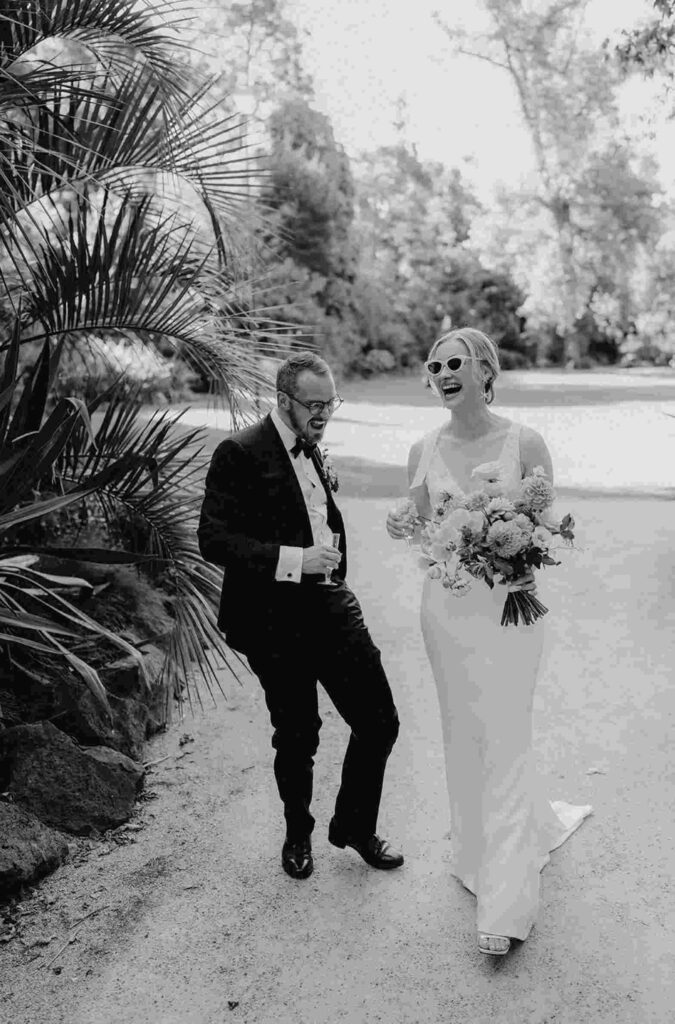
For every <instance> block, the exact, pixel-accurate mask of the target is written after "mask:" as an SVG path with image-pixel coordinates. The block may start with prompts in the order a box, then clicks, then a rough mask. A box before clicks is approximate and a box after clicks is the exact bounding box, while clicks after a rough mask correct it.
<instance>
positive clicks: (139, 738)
mask: <svg viewBox="0 0 675 1024" xmlns="http://www.w3.org/2000/svg"><path fill="white" fill-rule="evenodd" d="M110 707H111V708H112V713H113V722H114V728H113V732H112V736H111V737H105V736H103V737H101V738H102V739H103V741H104V743H105V745H106V746H108V747H114V748H115V750H121V751H122V753H123V754H127V756H128V757H132V758H134V759H135V760H137V761H138V760H140V758H141V757H142V756H143V745H144V743H145V740H146V737H147V735H148V719H149V717H150V715H149V712H148V709H147V707H146V705H145V704H142V703H141V701H139V700H134V699H133V697H113V696H112V695H111V697H110Z"/></svg>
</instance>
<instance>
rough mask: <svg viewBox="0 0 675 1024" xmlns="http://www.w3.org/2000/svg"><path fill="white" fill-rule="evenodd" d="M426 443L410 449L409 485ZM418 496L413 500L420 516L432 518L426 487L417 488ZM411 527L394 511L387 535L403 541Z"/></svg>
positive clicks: (413, 477) (390, 517)
mask: <svg viewBox="0 0 675 1024" xmlns="http://www.w3.org/2000/svg"><path fill="white" fill-rule="evenodd" d="M423 446H424V442H423V441H422V440H420V441H416V442H415V444H414V445H413V446H412V448H411V449H410V452H409V454H408V483H409V484H411V483H412V481H413V480H414V479H415V473H416V472H417V467H418V465H419V461H420V458H421V456H422V448H423ZM416 492H417V493H416V494H415V496H414V498H413V500H414V502H415V505H416V507H417V512H418V515H420V516H424V518H425V519H429V518H430V517H431V506H430V504H429V495H428V492H427V488H426V485H423V486H422V487H419V488H416ZM408 531H409V527H408V526H407V524H406V522H405V516H402V515H401V513H400V512H397V511H396V510H395V509H393V510H392V511H391V512H389V514H388V516H387V533H388V534H389V536H390V537H391V538H392V539H393V540H403V539H404V538H405V537H406V536H407V535H408Z"/></svg>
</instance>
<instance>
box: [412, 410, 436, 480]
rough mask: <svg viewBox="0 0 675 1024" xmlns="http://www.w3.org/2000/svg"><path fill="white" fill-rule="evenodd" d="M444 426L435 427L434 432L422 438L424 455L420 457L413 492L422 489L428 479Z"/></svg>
mask: <svg viewBox="0 0 675 1024" xmlns="http://www.w3.org/2000/svg"><path fill="white" fill-rule="evenodd" d="M443 426H444V424H443V423H441V425H440V427H434V429H433V430H430V431H429V433H428V434H425V435H424V437H423V438H422V454H421V455H420V461H419V463H418V465H417V469H416V470H415V476H414V477H413V480H412V483H411V484H410V490H411V491H414V490H415V489H416V488H417V487H422V485H423V484H424V482H425V480H426V478H427V473H428V472H429V466H430V464H431V460H432V458H433V454H434V451H435V450H436V442H437V441H438V435H439V434H440V432H441V430H442V429H443Z"/></svg>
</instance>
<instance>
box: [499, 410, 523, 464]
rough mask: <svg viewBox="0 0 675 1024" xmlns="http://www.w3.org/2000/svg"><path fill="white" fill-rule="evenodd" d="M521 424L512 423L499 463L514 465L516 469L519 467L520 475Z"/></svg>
mask: <svg viewBox="0 0 675 1024" xmlns="http://www.w3.org/2000/svg"><path fill="white" fill-rule="evenodd" d="M521 429H522V428H521V425H520V423H516V422H515V420H514V421H512V423H511V426H510V427H509V430H508V433H507V435H506V438H505V440H504V447H503V448H502V453H501V455H500V457H499V461H500V462H501V463H502V464H503V465H509V464H512V465H513V466H514V467H516V466H517V468H518V473H519V474H520V432H521Z"/></svg>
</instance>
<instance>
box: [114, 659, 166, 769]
mask: <svg viewBox="0 0 675 1024" xmlns="http://www.w3.org/2000/svg"><path fill="white" fill-rule="evenodd" d="M143 662H144V664H145V668H146V672H147V677H148V682H147V684H146V683H144V681H143V679H142V678H141V673H140V669H139V667H138V662H137V661H136V660H135V658H132V657H131V655H128V656H126V657H124V658H118V659H117V661H114V662H112V663H111V664H109V665H106V666H105V668H103V669H101V672H100V675H101V680H102V682H103V685H104V686H105V688H106V689H107V690H108V692H109V693H111V694H113V695H114V696H115V697H118V698H122V699H124V698H133V699H134V700H135V701H137V702H138V703H139V704H142V705H144V706H145V707H146V708H147V716H146V717H145V720H144V727H145V738H146V739H149V738H150V736H154V734H155V733H156V732H159V731H160V730H161V729H163V728H164V727H165V726H166V725H167V723H168V722H169V721H170V719H171V701H170V694H169V691H168V687H167V685H166V683H165V682H164V681H162V680H160V676H161V672H162V666H163V665H164V652H163V651H161V650H160V649H159V648H158V647H154V646H152V645H149V646H148V647H146V648H145V649H144V651H143ZM111 704H113V705H114V701H112V700H111ZM120 715H121V716H122V715H123V712H120ZM133 717H134V718H135V722H136V725H135V727H134V734H136V732H137V731H138V729H139V725H140V722H141V719H142V718H143V716H142V713H140V712H139V711H138V709H135V714H134V716H133ZM127 722H128V719H127ZM116 724H117V726H118V728H119V729H120V731H121V732H122V733H124V732H125V728H124V725H123V723H122V720H121V717H120V719H119V720H118V721H117V723H116ZM110 745H111V746H115V745H116V744H110ZM121 749H123V748H121ZM125 752H126V753H129V754H130V755H131V756H132V757H133V756H138V755H137V754H134V753H133V752H132V751H131V750H130V749H127V750H126V751H125Z"/></svg>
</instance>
